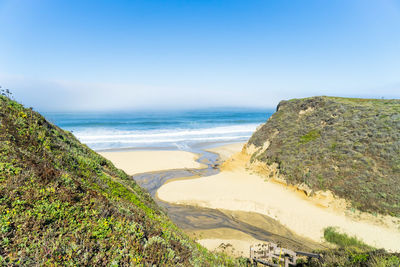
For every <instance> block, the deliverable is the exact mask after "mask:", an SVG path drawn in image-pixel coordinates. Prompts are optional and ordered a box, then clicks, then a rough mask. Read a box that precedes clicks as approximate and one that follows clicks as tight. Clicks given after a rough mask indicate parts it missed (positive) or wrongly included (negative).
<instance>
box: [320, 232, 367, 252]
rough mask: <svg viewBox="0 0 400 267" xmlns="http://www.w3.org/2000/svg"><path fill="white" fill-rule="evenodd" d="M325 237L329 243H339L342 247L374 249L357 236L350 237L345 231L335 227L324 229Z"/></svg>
mask: <svg viewBox="0 0 400 267" xmlns="http://www.w3.org/2000/svg"><path fill="white" fill-rule="evenodd" d="M324 238H325V240H326V241H328V242H329V243H332V244H335V245H338V246H339V247H341V248H347V249H359V250H368V249H369V250H370V249H373V248H372V247H371V246H368V245H367V244H365V243H364V242H362V241H361V240H359V239H358V238H357V237H350V236H348V235H347V234H345V233H339V232H338V231H337V229H336V228H334V227H327V228H326V229H325V230H324Z"/></svg>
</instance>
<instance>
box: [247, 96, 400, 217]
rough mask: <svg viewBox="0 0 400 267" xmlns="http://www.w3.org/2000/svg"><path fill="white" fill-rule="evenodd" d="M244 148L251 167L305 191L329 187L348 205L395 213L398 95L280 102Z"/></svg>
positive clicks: (399, 209) (399, 170) (399, 159)
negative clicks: (387, 98) (395, 98)
mask: <svg viewBox="0 0 400 267" xmlns="http://www.w3.org/2000/svg"><path fill="white" fill-rule="evenodd" d="M246 150H247V153H249V154H251V160H250V162H251V166H252V167H253V168H254V169H256V170H258V172H260V173H261V174H263V175H264V176H269V177H279V178H280V179H282V180H284V181H285V182H286V183H288V184H292V185H296V186H298V188H300V189H302V190H304V192H306V193H307V194H308V195H312V194H314V193H315V192H317V191H319V190H322V191H326V190H330V191H331V192H333V194H334V195H336V196H338V197H340V198H344V199H346V200H348V201H349V203H350V204H351V207H352V208H355V209H359V210H361V211H367V212H371V213H380V214H388V215H392V216H397V217H399V216H400V204H399V203H400V100H384V99H382V100H377V99H357V98H339V97H325V96H322V97H311V98H304V99H293V100H289V101H281V102H280V103H279V105H278V107H277V111H276V112H275V113H274V114H273V115H272V116H271V117H270V118H269V119H268V121H267V122H266V123H265V124H263V125H262V126H260V127H259V128H258V129H257V131H256V132H255V133H254V134H253V136H252V137H251V138H250V140H249V141H248V143H247V145H246ZM260 166H261V167H260Z"/></svg>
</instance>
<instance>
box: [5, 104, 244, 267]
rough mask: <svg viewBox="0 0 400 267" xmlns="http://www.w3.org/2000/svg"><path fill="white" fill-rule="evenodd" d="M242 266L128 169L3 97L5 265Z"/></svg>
mask: <svg viewBox="0 0 400 267" xmlns="http://www.w3.org/2000/svg"><path fill="white" fill-rule="evenodd" d="M67 263H68V264H69V265H72V266H76V265H95V266H97V265H105V266H117V265H123V266H126V265H132V266H136V265H142V266H152V265H153V264H155V265H157V266H192V265H195V266H216V265H226V266H233V265H235V266H236V265H239V262H236V261H235V260H233V259H231V258H228V257H226V256H224V255H222V254H213V253H211V252H208V251H207V250H206V249H205V248H203V247H201V246H200V245H198V244H197V243H195V242H194V241H193V240H191V239H189V238H188V237H187V236H186V235H185V234H184V233H183V232H182V231H181V230H180V229H178V228H177V227H176V226H175V225H174V224H173V223H172V222H171V221H170V219H169V218H168V217H167V216H166V215H165V214H164V212H163V211H162V210H161V209H160V208H159V207H158V206H157V205H156V203H155V202H154V201H153V199H152V198H151V197H150V195H149V194H148V193H146V192H145V191H143V190H142V189H141V188H140V187H139V186H138V185H137V184H136V183H135V182H134V181H133V180H132V179H131V177H129V176H128V175H127V174H125V173H124V172H123V171H121V170H119V169H117V168H115V167H114V166H113V164H112V163H111V162H110V161H108V160H106V159H105V158H103V157H102V156H100V155H99V154H97V153H96V152H94V151H92V150H91V149H89V148H88V147H87V146H85V145H83V144H81V143H80V142H79V141H78V140H77V139H76V138H75V137H74V136H73V135H72V134H71V133H70V132H67V131H64V130H62V129H60V128H58V127H57V126H55V125H53V124H51V123H49V122H48V121H47V120H46V119H45V118H44V117H42V116H41V115H40V114H39V113H37V112H35V111H33V110H32V109H27V108H24V107H23V106H22V105H21V104H19V103H17V102H15V101H12V100H10V99H9V98H7V97H5V96H0V265H28V266H31V265H60V264H61V265H65V264H67Z"/></svg>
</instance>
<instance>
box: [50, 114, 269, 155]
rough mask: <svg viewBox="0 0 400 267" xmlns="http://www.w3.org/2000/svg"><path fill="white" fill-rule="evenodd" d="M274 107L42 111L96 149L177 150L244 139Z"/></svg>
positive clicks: (58, 124)
mask: <svg viewBox="0 0 400 267" xmlns="http://www.w3.org/2000/svg"><path fill="white" fill-rule="evenodd" d="M273 112H274V111H273V110H260V109H257V110H254V109H208V110H185V111H140V112H139V111H132V112H108V113H105V112H79V113H78V112H73V113H71V112H69V113H65V112H64V113H60V112H57V113H54V112H52V113H44V115H45V116H46V118H47V119H48V120H50V121H51V122H52V123H54V124H56V125H57V126H59V127H61V128H63V129H65V130H68V131H71V132H72V133H73V134H74V135H75V136H76V137H77V138H78V139H79V140H80V141H81V142H82V143H84V144H86V145H88V146H89V147H90V148H92V149H94V150H97V151H99V150H107V149H117V150H118V149H155V148H157V149H179V150H190V149H192V148H195V147H198V146H204V145H211V144H214V143H218V144H221V143H234V142H244V141H247V140H248V138H249V137H250V136H251V135H252V133H253V132H254V131H255V130H256V128H257V126H258V125H260V124H261V123H264V122H265V121H266V120H267V119H268V118H269V117H270V116H271V115H272V113H273Z"/></svg>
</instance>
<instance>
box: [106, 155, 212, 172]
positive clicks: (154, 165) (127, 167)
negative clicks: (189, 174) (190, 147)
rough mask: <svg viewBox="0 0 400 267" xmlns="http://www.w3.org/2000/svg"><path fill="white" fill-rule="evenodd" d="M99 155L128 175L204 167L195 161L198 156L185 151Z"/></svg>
mask: <svg viewBox="0 0 400 267" xmlns="http://www.w3.org/2000/svg"><path fill="white" fill-rule="evenodd" d="M99 154H100V155H102V156H103V157H105V158H106V159H108V160H110V161H111V162H112V163H113V164H114V165H115V166H116V167H117V168H119V169H122V170H124V171H125V172H126V173H127V174H129V175H133V174H137V173H145V172H154V171H160V170H171V169H185V168H194V169H198V168H204V167H205V165H204V164H201V163H199V162H197V161H196V159H197V158H198V157H199V155H197V154H195V153H191V152H186V151H166V150H157V151H149V150H144V151H140V150H135V151H113V152H99Z"/></svg>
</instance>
